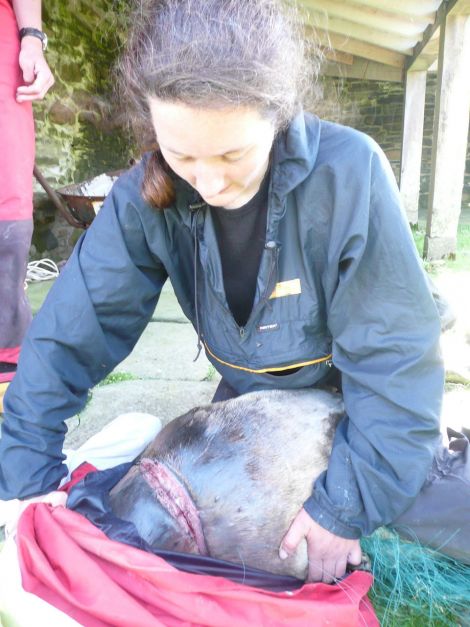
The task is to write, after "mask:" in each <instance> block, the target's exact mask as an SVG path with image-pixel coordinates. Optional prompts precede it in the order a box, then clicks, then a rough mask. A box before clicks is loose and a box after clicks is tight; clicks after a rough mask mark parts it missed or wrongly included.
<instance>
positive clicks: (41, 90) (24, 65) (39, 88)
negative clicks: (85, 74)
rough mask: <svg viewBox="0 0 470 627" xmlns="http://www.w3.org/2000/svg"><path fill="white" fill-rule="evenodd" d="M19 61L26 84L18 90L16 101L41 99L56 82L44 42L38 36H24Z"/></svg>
mask: <svg viewBox="0 0 470 627" xmlns="http://www.w3.org/2000/svg"><path fill="white" fill-rule="evenodd" d="M18 62H19V64H20V68H21V71H22V72H23V80H24V82H25V83H26V84H25V85H21V86H20V87H18V89H17V90H16V101H17V102H28V101H30V100H41V99H42V98H44V96H45V95H46V92H47V90H48V89H49V88H50V87H52V85H53V84H54V77H53V76H52V72H51V70H50V69H49V66H48V65H47V61H46V59H45V58H44V54H43V51H42V42H41V41H40V40H39V39H38V38H37V37H28V36H26V37H23V39H22V40H21V50H20V56H19V59H18Z"/></svg>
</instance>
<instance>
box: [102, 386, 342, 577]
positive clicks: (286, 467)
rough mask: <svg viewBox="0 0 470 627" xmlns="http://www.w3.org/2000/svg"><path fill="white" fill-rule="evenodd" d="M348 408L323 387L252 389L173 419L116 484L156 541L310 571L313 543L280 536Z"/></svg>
mask: <svg viewBox="0 0 470 627" xmlns="http://www.w3.org/2000/svg"><path fill="white" fill-rule="evenodd" d="M343 414H344V408H343V402H342V397H341V396H340V395H339V394H333V393H331V392H328V391H325V390H319V389H309V390H295V391H294V390H292V391H291V390H269V391H263V392H252V393H250V394H246V395H243V396H240V397H238V398H235V399H231V400H228V401H222V402H219V403H213V404H211V405H206V406H202V407H196V408H194V409H192V410H191V411H189V412H187V413H186V414H184V415H182V416H179V417H178V418H175V419H174V420H172V421H171V422H169V423H168V424H167V425H166V426H165V427H164V428H163V429H162V431H160V433H159V434H158V435H157V437H156V438H155V439H154V441H153V442H152V443H151V444H150V445H149V446H148V447H147V448H146V449H145V450H144V452H143V453H142V454H141V455H140V456H139V457H138V458H137V459H136V461H135V463H134V465H133V466H132V467H131V469H130V470H129V471H128V472H127V474H126V475H125V476H124V477H123V478H122V479H121V480H120V481H119V482H118V483H117V484H116V485H115V486H114V488H113V489H112V490H111V492H110V505H111V509H112V510H113V512H114V513H115V514H116V516H118V517H119V518H122V519H124V520H128V521H130V522H132V523H134V525H135V527H136V528H137V530H138V532H139V534H140V535H141V537H142V538H143V539H144V540H146V541H147V542H148V544H150V545H151V546H152V547H153V548H154V549H166V550H172V551H181V552H186V553H199V554H201V555H210V556H212V557H216V558H219V559H223V560H227V561H231V562H236V563H241V564H245V565H250V566H253V567H256V568H261V569H263V570H266V571H269V572H272V573H277V574H285V575H293V576H295V577H298V578H300V579H305V577H306V574H307V563H308V562H307V547H306V543H305V542H304V544H303V546H302V547H301V548H300V549H299V550H298V551H297V553H296V554H295V555H294V556H292V557H289V558H288V559H286V560H281V559H280V558H279V555H278V550H279V545H280V543H281V540H282V538H283V536H284V534H285V533H286V531H287V529H288V527H289V525H290V523H291V522H292V520H293V519H294V517H295V515H296V514H297V512H298V511H299V509H300V508H301V507H302V505H303V503H304V501H305V500H306V499H307V498H308V497H309V496H310V494H311V491H312V486H313V482H314V480H315V479H316V477H317V476H318V475H319V474H320V473H321V472H322V471H323V470H324V469H325V468H326V466H327V462H328V457H329V454H330V451H331V443H332V438H333V435H334V430H335V428H336V424H337V423H338V421H339V419H340V418H341V417H342V416H343Z"/></svg>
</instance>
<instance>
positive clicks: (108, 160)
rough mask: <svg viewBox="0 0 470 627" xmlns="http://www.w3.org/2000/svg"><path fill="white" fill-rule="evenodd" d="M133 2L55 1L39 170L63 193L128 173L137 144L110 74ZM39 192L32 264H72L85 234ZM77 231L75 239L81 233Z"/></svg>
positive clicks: (39, 124)
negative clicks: (125, 125)
mask: <svg viewBox="0 0 470 627" xmlns="http://www.w3.org/2000/svg"><path fill="white" fill-rule="evenodd" d="M126 7H127V2H126V0H95V1H92V0H70V1H68V2H63V0H48V2H43V24H44V29H45V31H46V32H47V34H48V35H49V47H48V51H47V53H46V54H47V60H48V63H49V65H50V67H51V70H52V71H53V73H54V77H55V81H56V82H55V85H54V87H53V88H52V89H51V90H50V91H49V93H48V94H47V96H46V98H45V99H44V100H43V101H42V102H38V103H35V105H34V112H35V120H36V164H37V166H38V167H39V168H40V170H41V172H42V173H43V174H44V176H45V177H46V179H47V181H48V182H49V183H50V185H51V186H52V187H53V188H54V189H57V188H59V187H61V186H63V185H67V184H70V183H78V182H80V181H82V180H85V179H87V178H90V177H93V176H96V175H97V174H101V173H102V172H105V171H109V170H116V169H121V168H123V167H126V166H127V164H128V161H129V158H130V156H131V141H130V137H129V135H128V134H127V133H125V132H124V131H123V130H122V128H121V127H122V120H121V119H120V118H119V115H118V112H117V110H116V109H115V106H114V103H115V97H114V95H113V86H112V81H111V80H110V68H111V66H112V64H113V61H114V59H115V58H116V56H117V54H118V51H119V48H120V46H121V45H122V42H123V40H124V34H125V31H126V19H125V16H126ZM55 217H56V210H55V209H54V206H53V205H52V203H51V202H50V200H49V199H48V197H47V196H46V195H45V193H44V190H43V189H42V188H41V187H40V186H39V184H36V185H35V230H34V236H33V246H32V248H31V258H41V257H45V256H48V257H51V258H53V259H54V260H56V261H60V260H62V259H64V258H67V257H68V255H69V254H70V248H71V245H72V244H73V243H74V242H75V241H76V239H77V238H78V235H79V234H80V232H79V230H76V229H73V228H72V227H70V226H69V225H68V224H67V223H66V222H65V220H63V219H62V218H58V219H55ZM75 231H76V232H75Z"/></svg>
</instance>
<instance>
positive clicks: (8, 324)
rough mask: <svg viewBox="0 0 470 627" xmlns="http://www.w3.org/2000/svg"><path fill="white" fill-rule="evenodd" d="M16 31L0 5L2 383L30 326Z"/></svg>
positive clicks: (27, 178)
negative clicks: (27, 297) (26, 285)
mask: <svg viewBox="0 0 470 627" xmlns="http://www.w3.org/2000/svg"><path fill="white" fill-rule="evenodd" d="M18 55H19V38H18V27H17V23H16V20H15V17H14V15H13V11H12V8H11V6H10V4H9V3H8V2H5V0H0V142H1V146H2V149H1V151H0V303H1V307H0V382H2V381H8V380H10V379H11V378H12V375H13V372H14V369H15V365H16V362H17V360H18V354H19V349H20V345H21V342H22V340H23V337H24V334H25V332H26V329H27V327H28V325H29V323H30V320H31V312H30V309H29V304H28V301H27V299H26V297H25V294H24V279H25V276H26V266H27V262H28V253H29V247H30V244H31V234H32V210H33V190H32V178H33V166H34V122H33V115H32V107H31V103H22V104H18V103H17V102H16V98H15V94H16V89H17V87H18V85H20V84H21V83H22V82H23V81H22V77H21V72H20V68H19V66H18Z"/></svg>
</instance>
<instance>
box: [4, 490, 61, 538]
mask: <svg viewBox="0 0 470 627" xmlns="http://www.w3.org/2000/svg"><path fill="white" fill-rule="evenodd" d="M66 501H67V494H66V492H59V491H58V490H56V491H54V492H49V494H42V495H41V496H33V497H32V498H30V499H25V500H24V501H20V500H19V499H13V500H11V501H0V525H5V535H6V537H8V536H12V535H15V533H16V528H17V527H18V521H19V519H20V516H21V514H22V513H23V512H24V510H25V509H26V508H27V507H28V505H30V504H31V503H50V504H51V505H53V506H54V507H55V506H57V505H64V506H65V503H66Z"/></svg>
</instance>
